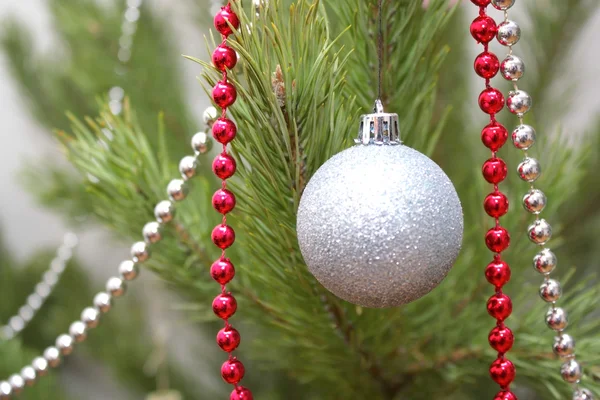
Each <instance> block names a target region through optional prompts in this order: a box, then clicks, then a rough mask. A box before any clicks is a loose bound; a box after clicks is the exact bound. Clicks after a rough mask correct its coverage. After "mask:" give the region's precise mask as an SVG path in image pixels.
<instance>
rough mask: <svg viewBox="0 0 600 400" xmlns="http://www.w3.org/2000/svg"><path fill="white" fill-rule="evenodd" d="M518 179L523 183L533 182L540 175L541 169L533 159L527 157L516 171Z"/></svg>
mask: <svg viewBox="0 0 600 400" xmlns="http://www.w3.org/2000/svg"><path fill="white" fill-rule="evenodd" d="M517 172H518V173H519V177H520V178H521V179H523V180H524V181H525V182H529V183H531V182H535V180H536V179H537V178H539V177H540V175H541V174H542V167H541V165H540V163H539V162H538V160H536V159H535V158H531V157H527V158H526V159H524V160H523V161H521V163H520V164H519V167H518V169H517Z"/></svg>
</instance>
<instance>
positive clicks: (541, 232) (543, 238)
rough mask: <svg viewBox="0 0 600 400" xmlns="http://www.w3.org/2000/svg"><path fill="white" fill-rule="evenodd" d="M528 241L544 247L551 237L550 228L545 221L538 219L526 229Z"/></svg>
mask: <svg viewBox="0 0 600 400" xmlns="http://www.w3.org/2000/svg"><path fill="white" fill-rule="evenodd" d="M527 232H528V233H529V240H531V241H532V242H533V243H535V244H539V245H544V244H546V242H547V241H548V240H550V238H551V237H552V227H551V226H550V224H549V223H548V222H546V220H545V219H543V218H542V219H539V220H537V221H535V222H534V223H533V224H531V225H529V228H528V229H527Z"/></svg>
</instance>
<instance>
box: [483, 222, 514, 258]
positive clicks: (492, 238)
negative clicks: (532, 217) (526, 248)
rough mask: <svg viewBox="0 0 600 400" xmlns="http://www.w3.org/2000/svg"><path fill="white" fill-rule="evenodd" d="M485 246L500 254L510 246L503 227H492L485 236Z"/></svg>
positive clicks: (508, 237) (508, 236)
mask: <svg viewBox="0 0 600 400" xmlns="http://www.w3.org/2000/svg"><path fill="white" fill-rule="evenodd" d="M485 244H486V245H487V247H488V249H490V250H491V251H493V252H494V253H500V252H502V251H504V250H506V249H507V248H508V246H509V245H510V235H509V234H508V231H507V230H506V229H504V228H503V227H501V226H499V227H497V228H496V227H494V228H492V229H490V230H489V231H487V233H486V234H485Z"/></svg>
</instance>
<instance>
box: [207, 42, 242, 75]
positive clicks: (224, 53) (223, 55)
mask: <svg viewBox="0 0 600 400" xmlns="http://www.w3.org/2000/svg"><path fill="white" fill-rule="evenodd" d="M212 61H213V64H214V65H215V67H217V69H218V70H220V71H225V70H226V69H232V68H233V67H235V64H237V53H236V52H235V50H234V49H232V48H231V47H229V46H227V45H226V44H220V45H218V46H217V48H216V49H215V51H214V52H213V55H212Z"/></svg>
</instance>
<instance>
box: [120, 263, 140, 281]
mask: <svg viewBox="0 0 600 400" xmlns="http://www.w3.org/2000/svg"><path fill="white" fill-rule="evenodd" d="M139 274H140V268H139V267H138V265H137V264H136V263H134V262H133V261H131V260H125V261H123V262H121V264H119V275H121V278H122V279H123V280H125V281H132V280H134V279H135V278H137V277H138V275H139Z"/></svg>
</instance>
